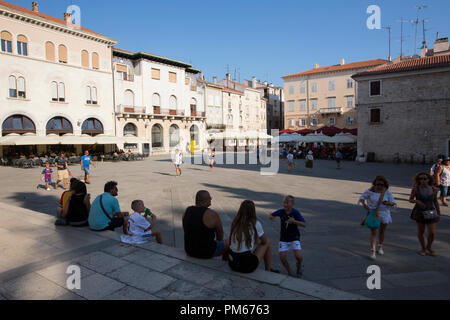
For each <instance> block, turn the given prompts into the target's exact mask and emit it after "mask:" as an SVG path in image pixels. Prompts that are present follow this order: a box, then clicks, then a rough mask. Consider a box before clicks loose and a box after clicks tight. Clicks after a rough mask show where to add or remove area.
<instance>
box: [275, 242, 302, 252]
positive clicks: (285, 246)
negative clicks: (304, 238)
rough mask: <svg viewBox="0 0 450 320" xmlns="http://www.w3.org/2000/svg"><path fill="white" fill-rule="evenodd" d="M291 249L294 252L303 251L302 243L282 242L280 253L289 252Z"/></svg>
mask: <svg viewBox="0 0 450 320" xmlns="http://www.w3.org/2000/svg"><path fill="white" fill-rule="evenodd" d="M290 249H292V250H294V251H300V250H302V246H301V244H300V241H292V242H283V241H280V249H279V252H288V251H289V250H290Z"/></svg>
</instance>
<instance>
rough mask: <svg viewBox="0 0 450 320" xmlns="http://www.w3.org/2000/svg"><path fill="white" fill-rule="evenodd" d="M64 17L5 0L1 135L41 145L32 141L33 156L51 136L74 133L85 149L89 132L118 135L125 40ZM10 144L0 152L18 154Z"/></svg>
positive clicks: (0, 26) (0, 25)
mask: <svg viewBox="0 0 450 320" xmlns="http://www.w3.org/2000/svg"><path fill="white" fill-rule="evenodd" d="M64 18H65V19H66V20H64V19H58V18H54V17H51V16H47V15H45V14H42V13H40V12H39V8H38V5H37V3H34V4H33V8H32V9H31V10H30V9H25V8H22V7H19V6H15V5H12V4H9V3H6V2H3V1H1V2H0V35H1V48H0V75H1V76H0V87H1V88H3V91H2V93H1V95H0V123H2V127H1V136H2V137H6V136H8V135H9V136H10V138H9V140H14V144H16V145H17V144H19V145H22V144H23V143H22V141H21V139H22V138H23V137H25V136H26V137H27V139H28V141H34V142H35V143H33V144H32V145H30V146H28V147H29V149H30V150H31V152H33V153H38V154H40V153H44V152H45V151H46V149H47V146H48V143H47V142H46V139H47V138H48V137H55V136H58V137H63V136H68V137H70V139H71V141H72V143H71V144H76V145H77V146H76V148H75V149H76V150H74V151H76V152H77V153H81V148H82V147H81V146H82V145H83V139H82V137H86V136H96V135H108V136H114V135H115V125H114V123H115V121H114V109H113V96H112V94H111V87H112V70H111V58H112V56H111V55H112V51H111V47H112V45H114V44H115V43H117V41H115V40H113V39H111V38H109V37H106V36H103V35H100V34H98V33H96V32H94V31H91V30H88V29H85V28H82V27H79V26H72V25H70V24H68V23H67V21H69V20H70V18H71V17H70V15H68V14H65V17H64ZM11 136H19V137H16V138H14V139H12V138H11ZM30 137H31V138H30ZM33 137H34V138H33ZM73 137H79V139H78V140H77V139H74V138H73ZM33 139H34V140H33ZM58 139H59V138H58ZM61 139H62V138H61ZM74 141H75V142H78V143H74ZM63 143H64V140H63ZM2 144H3V146H2V147H0V153H10V152H13V150H12V149H14V148H12V147H10V146H8V145H7V143H2ZM5 144H6V145H5ZM24 148H25V146H24ZM16 149H17V148H16ZM16 152H17V151H16Z"/></svg>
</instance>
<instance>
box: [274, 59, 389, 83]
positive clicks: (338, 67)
mask: <svg viewBox="0 0 450 320" xmlns="http://www.w3.org/2000/svg"><path fill="white" fill-rule="evenodd" d="M385 63H387V61H386V60H383V59H375V60H367V61H359V62H351V63H346V64H343V65H340V64H338V65H334V66H328V67H321V68H317V69H311V70H308V71H304V72H300V73H294V74H290V75H287V76H284V77H282V78H283V79H285V78H290V77H297V76H304V75H305V76H306V75H310V74H318V73H326V72H333V71H343V70H350V69H358V68H367V67H375V66H379V65H383V64H385Z"/></svg>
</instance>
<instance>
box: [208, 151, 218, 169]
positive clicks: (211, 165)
mask: <svg viewBox="0 0 450 320" xmlns="http://www.w3.org/2000/svg"><path fill="white" fill-rule="evenodd" d="M215 157H216V154H215V153H214V150H212V149H209V153H208V160H209V169H210V171H213V169H214V161H215Z"/></svg>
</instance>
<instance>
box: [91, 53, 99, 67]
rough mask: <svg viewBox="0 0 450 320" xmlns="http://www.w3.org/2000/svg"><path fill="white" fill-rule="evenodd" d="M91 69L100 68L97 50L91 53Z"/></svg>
mask: <svg viewBox="0 0 450 320" xmlns="http://www.w3.org/2000/svg"><path fill="white" fill-rule="evenodd" d="M92 69H100V58H99V56H98V53H97V52H93V53H92Z"/></svg>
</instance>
